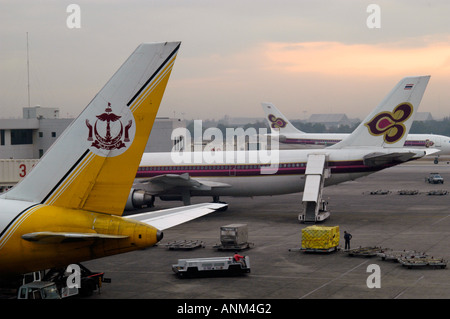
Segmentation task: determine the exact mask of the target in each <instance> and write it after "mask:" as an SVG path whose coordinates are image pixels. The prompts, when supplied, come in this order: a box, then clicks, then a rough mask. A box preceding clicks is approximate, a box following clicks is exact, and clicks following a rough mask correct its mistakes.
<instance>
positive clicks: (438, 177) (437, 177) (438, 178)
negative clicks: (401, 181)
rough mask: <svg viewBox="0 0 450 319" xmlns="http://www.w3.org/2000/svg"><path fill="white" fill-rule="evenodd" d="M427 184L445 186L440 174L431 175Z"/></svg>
mask: <svg viewBox="0 0 450 319" xmlns="http://www.w3.org/2000/svg"><path fill="white" fill-rule="evenodd" d="M427 182H428V183H430V184H444V178H442V176H441V175H439V173H430V176H428V178H427Z"/></svg>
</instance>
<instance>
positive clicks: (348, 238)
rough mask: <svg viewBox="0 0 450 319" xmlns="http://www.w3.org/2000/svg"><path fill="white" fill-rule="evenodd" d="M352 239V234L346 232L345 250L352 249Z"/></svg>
mask: <svg viewBox="0 0 450 319" xmlns="http://www.w3.org/2000/svg"><path fill="white" fill-rule="evenodd" d="M352 237H353V236H352V234H350V233H347V231H345V230H344V240H345V249H350V239H352Z"/></svg>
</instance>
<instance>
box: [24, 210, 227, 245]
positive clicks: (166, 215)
mask: <svg viewBox="0 0 450 319" xmlns="http://www.w3.org/2000/svg"><path fill="white" fill-rule="evenodd" d="M225 206H228V205H227V204H223V203H203V204H196V205H190V206H183V207H176V208H169V209H163V210H157V211H153V212H146V213H141V214H135V215H129V216H124V217H123V218H128V219H133V220H137V221H140V222H142V223H145V224H148V225H151V226H153V227H155V228H157V229H158V230H165V229H168V228H170V227H174V226H176V225H179V224H182V223H185V222H188V221H190V220H192V219H196V218H198V217H201V216H204V215H206V214H209V213H212V212H214V211H216V210H218V209H220V208H222V207H225ZM22 238H23V239H24V240H27V241H30V242H37V243H41V244H56V243H73V242H77V241H87V240H94V239H105V240H109V239H116V240H117V239H124V238H128V236H120V235H108V234H99V233H95V232H92V233H72V232H51V231H45V232H34V233H28V234H24V235H22Z"/></svg>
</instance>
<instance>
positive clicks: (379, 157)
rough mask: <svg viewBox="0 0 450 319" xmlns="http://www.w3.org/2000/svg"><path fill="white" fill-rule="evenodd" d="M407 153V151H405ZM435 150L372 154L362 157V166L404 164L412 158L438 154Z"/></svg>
mask: <svg viewBox="0 0 450 319" xmlns="http://www.w3.org/2000/svg"><path fill="white" fill-rule="evenodd" d="M406 151H407V150H406ZM438 151H439V150H437V149H426V150H423V151H422V150H421V151H420V152H419V153H418V152H417V150H415V151H413V150H411V151H410V152H401V153H398V152H394V153H382V152H373V153H370V154H367V155H366V156H364V158H363V161H364V165H367V166H381V165H385V164H390V163H392V162H406V161H408V160H410V159H412V158H421V157H423V156H426V155H431V154H433V153H436V152H438Z"/></svg>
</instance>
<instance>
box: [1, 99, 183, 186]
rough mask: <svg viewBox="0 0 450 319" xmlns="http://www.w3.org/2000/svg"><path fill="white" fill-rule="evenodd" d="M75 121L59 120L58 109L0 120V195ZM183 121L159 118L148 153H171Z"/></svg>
mask: <svg viewBox="0 0 450 319" xmlns="http://www.w3.org/2000/svg"><path fill="white" fill-rule="evenodd" d="M73 120H74V118H60V117H59V109H57V108H44V107H40V106H35V107H25V108H23V117H22V118H18V119H0V193H1V191H2V190H4V189H5V188H7V187H9V186H12V185H14V184H15V183H17V182H18V181H19V180H20V179H21V178H23V177H25V176H26V174H27V173H28V172H29V171H30V170H31V168H32V167H33V165H35V164H36V163H37V161H38V160H39V158H41V157H42V156H43V155H44V153H45V152H46V151H47V150H48V149H49V148H50V147H51V146H52V144H53V143H54V142H55V141H56V140H57V139H58V137H59V136H61V134H62V133H63V132H64V130H65V129H66V128H67V127H68V126H69V125H70V123H72V121H73ZM179 127H181V128H185V127H186V123H185V121H184V120H180V119H172V118H168V117H160V118H158V117H157V118H156V120H155V123H154V125H153V128H152V132H151V134H150V138H149V140H148V143H147V146H146V148H145V152H170V151H171V150H172V148H173V147H174V145H175V144H176V143H178V142H179V138H174V140H172V132H173V130H174V129H176V128H179Z"/></svg>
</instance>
